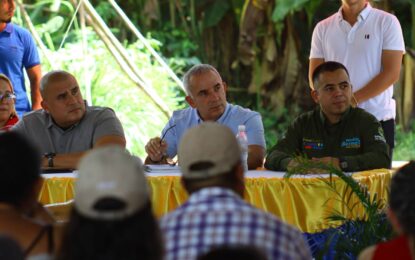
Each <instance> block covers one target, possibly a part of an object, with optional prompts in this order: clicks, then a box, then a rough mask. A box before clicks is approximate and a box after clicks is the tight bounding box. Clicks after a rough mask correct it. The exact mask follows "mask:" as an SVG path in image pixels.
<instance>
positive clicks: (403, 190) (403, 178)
mask: <svg viewBox="0 0 415 260" xmlns="http://www.w3.org/2000/svg"><path fill="white" fill-rule="evenodd" d="M389 205H390V208H391V210H392V211H393V212H394V213H395V214H396V217H397V218H398V221H399V224H401V226H402V228H403V231H404V232H405V233H406V234H410V235H412V236H414V235H415V161H410V162H409V163H408V164H406V165H404V166H403V167H402V168H400V169H399V170H398V171H397V172H396V173H395V175H394V176H393V177H392V181H391V186H390V195H389Z"/></svg>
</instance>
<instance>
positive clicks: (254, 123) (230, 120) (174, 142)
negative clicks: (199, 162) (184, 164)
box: [161, 104, 266, 158]
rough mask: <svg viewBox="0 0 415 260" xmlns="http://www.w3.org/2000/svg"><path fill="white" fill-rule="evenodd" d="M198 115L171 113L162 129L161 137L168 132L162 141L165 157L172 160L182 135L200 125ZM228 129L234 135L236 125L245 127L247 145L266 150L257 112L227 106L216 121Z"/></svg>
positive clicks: (187, 111)
mask: <svg viewBox="0 0 415 260" xmlns="http://www.w3.org/2000/svg"><path fill="white" fill-rule="evenodd" d="M202 122H203V120H202V119H201V118H200V116H199V113H198V112H197V110H196V109H195V108H191V107H189V108H186V109H182V110H177V111H174V112H173V115H172V117H171V118H170V120H169V122H168V123H167V125H166V126H165V127H164V129H163V131H162V134H161V136H163V135H164V133H165V132H166V130H167V129H169V128H170V127H172V128H171V129H170V130H168V132H167V134H166V136H165V137H164V140H165V141H166V142H167V156H168V157H170V158H173V157H174V156H176V154H177V148H178V145H179V143H180V139H181V138H182V136H183V134H184V133H185V132H186V131H187V130H188V129H189V128H191V127H194V126H197V125H199V124H200V123H202ZM216 122H218V123H220V124H223V125H226V126H227V127H229V128H230V129H231V130H232V132H233V133H234V134H235V135H236V134H237V133H238V125H245V129H246V133H247V136H248V145H259V146H262V147H264V149H265V148H266V146H265V138H264V126H263V124H262V119H261V115H260V114H259V113H258V112H255V111H252V110H250V109H247V108H243V107H241V106H238V105H231V104H227V105H226V108H225V112H224V113H223V115H222V116H221V117H220V118H219V119H218V120H217V121H216Z"/></svg>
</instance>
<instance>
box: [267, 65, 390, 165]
mask: <svg viewBox="0 0 415 260" xmlns="http://www.w3.org/2000/svg"><path fill="white" fill-rule="evenodd" d="M313 81H314V90H312V92H311V95H312V97H313V99H314V101H315V102H316V103H318V104H319V107H317V108H316V109H315V110H313V111H311V112H308V113H305V114H303V115H301V116H299V117H298V118H297V119H296V120H295V121H294V122H293V123H292V124H291V125H290V126H289V128H288V129H287V132H286V134H285V136H284V138H283V139H281V140H280V141H279V142H278V143H277V144H276V145H275V146H274V147H273V148H272V149H271V151H270V153H269V154H268V156H267V159H266V162H265V167H266V168H267V169H270V170H277V171H285V170H287V168H288V169H289V168H290V167H293V166H297V165H298V161H297V160H296V159H295V156H306V157H308V158H309V159H312V160H314V161H318V162H322V163H326V164H331V165H333V166H334V167H337V168H339V169H341V170H343V171H347V172H353V171H362V170H368V169H378V168H388V167H389V165H390V163H391V161H390V156H389V152H388V146H387V144H386V141H385V138H384V137H383V131H382V127H381V125H380V123H379V122H378V121H377V120H376V118H375V117H374V116H372V115H371V114H369V113H368V112H366V111H364V110H363V109H360V108H354V107H351V105H350V102H351V98H352V85H351V84H350V80H349V73H348V71H347V69H346V67H344V66H343V65H342V64H341V63H338V62H333V61H332V62H325V63H322V64H320V65H319V66H318V67H317V68H316V69H315V71H314V73H313ZM312 171H314V170H312Z"/></svg>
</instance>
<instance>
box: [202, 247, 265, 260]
mask: <svg viewBox="0 0 415 260" xmlns="http://www.w3.org/2000/svg"><path fill="white" fill-rule="evenodd" d="M227 259H239V260H265V259H267V256H266V255H265V254H264V252H262V251H261V250H260V249H259V248H257V247H254V246H250V245H224V246H219V247H214V248H212V249H211V250H210V251H209V252H207V253H205V254H202V255H199V256H198V257H197V260H227Z"/></svg>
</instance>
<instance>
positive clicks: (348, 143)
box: [341, 137, 360, 149]
mask: <svg viewBox="0 0 415 260" xmlns="http://www.w3.org/2000/svg"><path fill="white" fill-rule="evenodd" d="M341 147H342V148H346V149H356V148H360V138H358V137H353V138H346V139H344V140H343V141H342V143H341Z"/></svg>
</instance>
